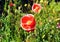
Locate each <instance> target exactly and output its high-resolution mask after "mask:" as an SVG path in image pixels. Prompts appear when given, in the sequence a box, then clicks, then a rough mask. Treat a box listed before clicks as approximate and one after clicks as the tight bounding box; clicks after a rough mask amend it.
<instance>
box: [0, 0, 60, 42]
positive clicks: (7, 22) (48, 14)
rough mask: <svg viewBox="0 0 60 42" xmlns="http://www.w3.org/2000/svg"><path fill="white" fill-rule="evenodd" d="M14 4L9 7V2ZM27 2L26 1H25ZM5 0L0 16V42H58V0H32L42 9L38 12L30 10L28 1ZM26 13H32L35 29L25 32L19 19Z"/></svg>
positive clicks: (59, 19)
mask: <svg viewBox="0 0 60 42" xmlns="http://www.w3.org/2000/svg"><path fill="white" fill-rule="evenodd" d="M11 1H12V2H13V3H14V4H15V6H13V7H10V6H9V2H11ZM27 2H28V3H27ZM27 2H24V1H22V0H10V1H8V0H5V4H4V11H3V13H2V16H1V17H0V42H60V28H57V23H58V22H60V2H55V1H54V0H51V1H48V0H34V3H39V4H41V6H42V10H41V12H40V13H39V14H37V13H34V12H33V11H32V10H31V6H30V1H27ZM26 14H33V15H34V16H35V19H36V27H35V28H36V29H35V30H34V31H33V32H29V33H28V32H26V31H24V30H23V29H22V28H21V26H20V19H21V17H22V16H24V15H26Z"/></svg>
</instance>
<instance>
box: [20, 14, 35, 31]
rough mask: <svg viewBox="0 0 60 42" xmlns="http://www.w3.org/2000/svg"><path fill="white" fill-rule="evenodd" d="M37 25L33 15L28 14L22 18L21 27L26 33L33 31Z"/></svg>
mask: <svg viewBox="0 0 60 42" xmlns="http://www.w3.org/2000/svg"><path fill="white" fill-rule="evenodd" d="M35 25H36V21H35V19H34V16H33V15H32V14H27V15H25V16H23V17H22V18H21V27H22V28H23V29H24V30H26V31H28V32H29V31H33V30H34V29H35V28H34V27H35Z"/></svg>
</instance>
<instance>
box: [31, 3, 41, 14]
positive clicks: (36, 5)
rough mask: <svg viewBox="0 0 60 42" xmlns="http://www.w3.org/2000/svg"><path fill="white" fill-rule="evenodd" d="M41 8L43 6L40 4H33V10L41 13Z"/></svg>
mask: <svg viewBox="0 0 60 42" xmlns="http://www.w3.org/2000/svg"><path fill="white" fill-rule="evenodd" d="M41 9H42V7H41V5H40V4H36V3H35V4H33V5H32V10H33V11H34V12H36V13H39V12H40V11H41Z"/></svg>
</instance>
